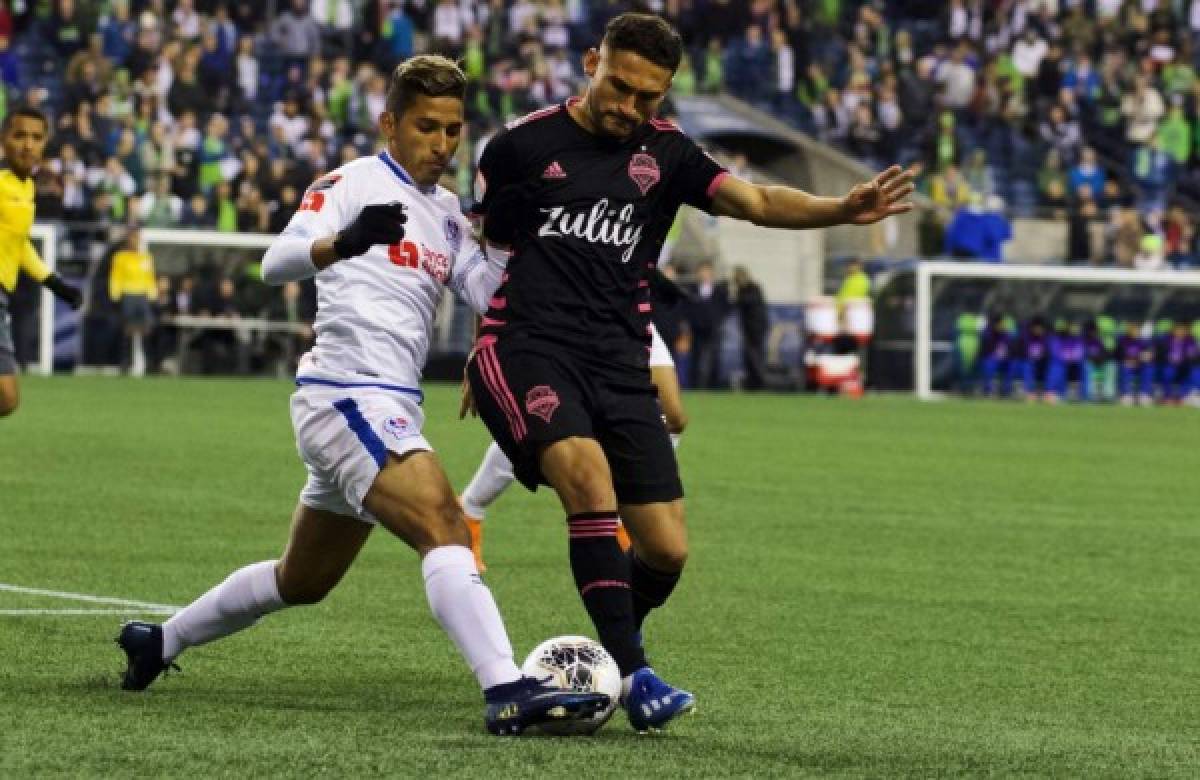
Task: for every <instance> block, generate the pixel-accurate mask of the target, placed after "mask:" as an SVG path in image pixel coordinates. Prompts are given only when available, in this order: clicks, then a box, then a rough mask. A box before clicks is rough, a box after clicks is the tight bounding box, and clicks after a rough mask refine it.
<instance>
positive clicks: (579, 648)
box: [521, 636, 621, 736]
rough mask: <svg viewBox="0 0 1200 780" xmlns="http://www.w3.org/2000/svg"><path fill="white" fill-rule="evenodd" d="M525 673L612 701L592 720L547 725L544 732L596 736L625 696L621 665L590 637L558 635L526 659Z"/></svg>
mask: <svg viewBox="0 0 1200 780" xmlns="http://www.w3.org/2000/svg"><path fill="white" fill-rule="evenodd" d="M521 671H522V672H524V673H525V674H526V675H528V676H529V677H533V678H536V679H538V680H545V679H546V678H547V677H549V678H550V679H549V680H547V681H546V682H547V683H548V684H549V685H553V686H555V687H557V688H562V689H563V690H568V691H582V692H585V693H591V692H595V693H605V694H608V698H609V699H611V700H612V701H611V702H610V703H609V705H608V706H607V707H606V708H604V709H603V710H601V711H600V712H597V713H596V714H595V715H592V716H591V717H589V718H581V719H579V720H569V721H564V722H561V723H546V724H543V725H542V727H541V728H542V730H543V731H546V732H548V733H550V734H558V735H564V736H565V735H575V734H592V733H594V732H596V731H598V730H599V729H600V727H601V726H603V725H604V724H605V723H607V722H608V719H609V718H611V717H612V714H613V712H614V711H615V710H616V709H617V698H618V697H619V696H620V695H621V671H620V670H619V669H618V668H617V662H616V661H614V660H613V659H612V656H611V655H609V654H608V651H607V650H605V649H604V646H603V645H601V644H600V643H599V642H595V641H593V640H591V639H588V638H587V637H586V636H556V637H554V638H553V639H547V640H546V641H545V642H542V643H541V644H540V645H538V646H537V647H535V648H533V652H531V653H530V654H529V657H528V658H526V659H525V663H523V664H522V665H521Z"/></svg>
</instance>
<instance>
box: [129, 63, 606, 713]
mask: <svg viewBox="0 0 1200 780" xmlns="http://www.w3.org/2000/svg"><path fill="white" fill-rule="evenodd" d="M465 90H466V80H465V77H464V76H463V74H462V71H460V70H459V69H458V67H457V66H456V65H455V64H454V63H453V62H451V61H449V60H447V59H445V58H443V57H414V58H413V59H411V60H408V61H407V62H405V63H403V64H401V65H400V66H399V67H398V68H397V69H396V71H395V72H394V74H393V75H392V81H391V85H390V87H389V90H388V94H387V103H386V110H385V111H384V112H383V114H381V116H380V118H379V124H380V129H381V131H382V133H383V136H384V138H385V139H386V141H387V148H386V150H385V151H383V152H380V154H379V155H378V156H373V157H363V158H360V159H358V160H355V161H353V162H351V163H349V164H347V165H344V166H342V167H341V168H339V169H337V170H336V171H334V172H333V173H331V174H329V175H328V176H325V177H323V178H321V179H320V180H318V181H317V182H316V183H315V184H313V185H312V186H311V187H309V189H308V191H307V193H306V195H305V197H304V200H303V202H302V203H301V204H300V207H299V209H298V210H297V211H296V214H295V215H294V216H293V217H292V220H291V222H290V223H289V224H288V226H287V228H286V229H285V230H284V231H283V233H282V234H281V235H280V236H279V237H278V238H277V239H276V240H275V241H274V242H273V243H272V244H271V247H270V248H269V249H268V250H267V254H266V256H265V257H264V259H263V278H264V279H265V280H266V281H267V282H269V283H272V284H283V283H285V282H288V281H294V280H298V279H304V278H308V277H313V276H315V277H316V284H317V298H318V308H317V318H316V323H315V325H314V328H315V330H316V334H317V340H316V345H315V346H314V347H313V349H312V351H311V352H310V353H308V354H307V355H306V356H305V357H304V358H303V359H302V361H301V365H300V368H299V369H298V371H297V374H296V385H297V388H298V389H297V390H296V392H295V393H294V394H293V396H292V403H291V409H292V424H293V426H294V428H295V432H296V445H297V448H298V450H299V452H300V456H301V458H302V459H303V461H304V464H305V466H306V467H307V469H308V482H307V484H306V485H305V486H304V489H303V490H302V491H301V493H300V500H299V504H298V505H297V507H296V510H295V514H294V516H293V520H292V531H291V537H290V538H289V540H288V544H287V548H286V549H285V550H284V553H283V557H282V559H281V560H279V561H263V562H261V563H255V564H252V565H250V566H247V567H245V568H242V569H239V570H237V571H235V572H234V573H233V574H231V575H229V577H228V579H226V580H225V581H224V582H222V583H221V584H219V585H217V586H216V587H215V588H213V589H212V590H210V591H208V592H207V593H205V594H204V595H203V596H201V597H200V598H199V599H197V600H196V601H194V602H192V604H191V605H189V606H188V607H186V608H184V609H183V611H181V612H179V613H178V614H176V615H175V616H173V617H172V618H171V619H170V620H168V621H167V622H166V623H165V624H164V625H162V626H157V625H152V624H148V623H141V622H132V623H127V624H126V625H125V626H124V628H123V629H122V631H121V635H120V636H119V637H118V639H117V641H118V643H119V644H120V646H121V647H122V648H123V649H124V650H125V652H126V654H127V657H128V668H127V669H126V672H125V678H124V682H123V685H122V687H124V688H126V689H132V690H141V689H144V688H146V687H147V686H148V685H150V683H152V682H153V681H154V680H155V679H156V678H157V677H158V675H159V674H160V673H161V672H162V671H163V670H164V669H165V668H166V667H167V666H168V665H169V664H171V662H172V661H173V660H174V659H175V658H176V657H178V655H179V654H180V653H181V652H183V651H184V650H185V649H187V648H189V647H195V646H197V645H202V644H204V643H206V642H211V641H212V640H214V639H219V638H221V637H224V636H228V635H230V634H232V633H234V632H236V631H240V630H241V629H244V628H247V627H249V626H250V625H252V624H253V623H254V622H255V621H257V620H258V619H259V618H260V617H262V616H263V615H266V614H269V613H271V612H274V611H276V610H279V609H282V608H284V607H288V606H294V605H300V604H313V603H316V602H318V601H320V600H321V599H322V598H324V597H325V595H326V594H328V593H329V591H330V590H332V589H333V587H334V586H335V585H337V583H338V582H339V581H340V580H341V578H342V575H343V574H345V572H346V570H347V569H348V568H349V567H350V564H351V563H352V562H353V561H354V559H355V557H356V556H357V555H358V551H359V550H360V549H361V548H362V546H363V544H364V543H365V542H366V540H367V536H368V535H369V534H370V532H371V529H372V528H373V527H374V526H375V524H377V523H378V524H380V525H382V526H383V527H384V528H386V529H387V530H389V531H391V532H392V533H393V534H395V535H396V536H398V537H400V538H401V539H403V540H404V541H405V542H407V543H408V544H409V545H410V546H411V547H412V548H413V549H415V550H416V551H417V553H418V555H419V556H420V557H421V572H422V574H423V575H424V578H425V593H426V595H427V596H428V598H429V605H430V607H431V608H432V610H433V614H434V616H435V617H436V618H437V620H438V622H439V623H440V624H441V626H442V628H443V629H445V631H446V633H448V634H449V635H450V638H451V639H452V640H453V641H454V643H455V645H456V646H457V647H458V649H459V652H461V653H462V655H463V657H464V658H465V659H466V660H467V663H468V664H469V665H470V667H471V670H472V671H473V672H474V673H475V676H476V678H477V679H478V681H479V684H480V686H481V687H482V688H483V690H484V697H485V699H486V702H487V705H488V706H487V711H486V715H485V723H486V726H487V728H488V730H489V731H491V732H492V733H494V734H519V733H521V732H522V731H523V730H524V729H525V728H526V727H528V726H529V725H531V724H534V723H539V722H545V721H550V720H562V719H570V718H573V717H577V716H584V715H590V714H593V713H595V712H596V711H598V710H600V709H602V708H603V707H605V706H607V705H608V697H607V696H604V695H603V694H580V693H572V692H566V691H560V690H557V689H551V688H549V687H546V686H544V685H543V684H542V683H540V682H538V681H536V680H532V679H529V678H525V677H523V676H522V675H521V672H520V669H518V667H517V666H516V664H515V663H514V662H513V651H512V646H511V645H510V643H509V640H508V635H507V633H506V632H505V629H504V624H503V622H502V621H501V618H500V613H499V611H498V610H497V608H496V604H495V601H493V599H492V594H491V591H490V590H489V589H488V587H487V586H486V585H484V584H483V581H482V580H481V579H480V577H479V573H478V571H477V570H476V568H475V561H474V558H473V557H472V555H471V550H470V547H469V542H468V537H467V529H466V526H465V525H464V523H463V518H462V512H461V511H460V510H459V508H458V504H457V502H456V500H455V496H454V492H453V490H451V488H450V484H449V482H448V481H447V479H446V476H445V474H444V472H443V471H442V467H441V464H440V462H439V461H438V459H437V457H436V456H435V455H434V454H433V448H432V447H431V446H430V444H429V442H428V441H426V440H425V437H424V436H423V435H422V432H421V428H422V423H423V421H424V414H423V413H422V411H421V399H422V394H421V390H420V389H419V387H418V382H419V379H420V373H421V369H422V367H423V366H424V364H425V358H426V353H427V351H428V348H429V340H430V333H431V331H432V328H433V317H434V312H435V310H436V308H437V305H438V301H439V300H440V299H441V295H442V292H443V288H444V287H449V288H450V289H451V290H453V291H454V292H456V293H458V294H459V295H460V296H461V297H463V298H464V299H465V300H466V301H467V302H468V303H469V304H470V305H471V306H472V307H473V308H475V309H476V310H479V311H482V310H483V309H484V308H485V305H486V302H487V300H488V299H489V298H490V297H491V294H492V292H493V290H495V288H496V285H497V284H498V282H499V280H500V276H501V274H502V273H503V271H504V263H505V262H506V261H507V255H506V254H505V253H495V252H493V253H492V256H491V257H488V256H487V255H485V254H484V252H483V251H482V250H481V248H480V247H479V245H478V244H477V243H476V242H475V241H474V239H473V238H472V237H471V233H470V230H469V223H468V222H467V221H466V219H465V218H464V217H463V216H462V214H461V213H460V212H459V207H458V199H457V197H456V196H455V195H454V194H452V193H450V192H448V191H446V190H444V189H442V188H440V187H438V186H437V181H438V178H439V177H440V176H441V175H442V172H443V171H444V170H445V168H446V165H447V164H448V163H449V161H450V160H451V158H453V156H454V151H455V149H456V147H457V146H458V141H459V138H460V136H461V134H462V130H463V97H464V93H465ZM406 225H407V227H406Z"/></svg>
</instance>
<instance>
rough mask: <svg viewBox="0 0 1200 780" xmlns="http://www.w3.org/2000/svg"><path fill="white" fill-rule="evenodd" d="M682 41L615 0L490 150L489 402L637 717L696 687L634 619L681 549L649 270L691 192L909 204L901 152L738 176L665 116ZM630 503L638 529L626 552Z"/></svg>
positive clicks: (783, 201) (806, 202)
mask: <svg viewBox="0 0 1200 780" xmlns="http://www.w3.org/2000/svg"><path fill="white" fill-rule="evenodd" d="M682 56H683V46H682V42H681V40H680V38H679V35H678V33H676V32H675V30H673V29H672V28H671V26H670V25H669V24H667V23H666V22H664V21H663V20H662V19H659V18H658V17H655V16H650V15H644V14H634V13H629V14H622V15H620V16H618V17H616V18H615V19H613V20H612V21H611V22H609V24H608V27H607V28H606V30H605V36H604V40H603V41H602V42H601V44H600V48H599V49H592V50H590V51H588V52H587V54H586V55H585V56H584V62H583V65H584V71H585V72H586V74H587V76H588V79H589V81H588V86H587V90H586V92H585V93H584V95H583V97H582V98H581V99H578V98H577V99H571V100H568V101H567V102H566V103H565V104H563V105H559V106H552V107H549V108H546V109H544V110H542V111H538V112H536V113H534V114H531V115H530V116H528V117H526V118H525V119H524V120H523V121H520V122H517V123H514V125H512V126H510V127H509V128H508V129H507V130H505V131H503V132H501V133H499V134H498V135H497V136H496V137H495V138H493V139H492V140H491V141H490V142H489V143H488V145H487V148H486V149H485V150H484V153H483V156H482V158H481V160H480V175H481V180H482V185H483V187H484V193H483V201H482V203H481V204H480V211H481V212H482V213H483V216H484V234H485V236H486V237H487V240H488V241H489V242H491V243H494V244H497V245H500V246H507V247H511V248H512V250H513V252H514V254H513V257H512V260H511V261H510V263H509V267H508V274H507V279H506V281H504V282H503V283H502V284H501V286H500V288H499V289H498V290H497V291H496V295H495V298H494V299H493V300H492V303H491V306H490V308H489V310H488V313H487V316H486V317H485V318H484V320H483V324H482V327H481V329H480V334H481V335H480V338H479V341H478V343H477V344H476V348H475V351H474V354H473V357H472V359H471V360H470V362H469V365H468V377H469V379H470V383H471V389H472V391H473V393H474V398H475V404H476V406H477V407H478V410H479V414H480V416H481V417H482V418H483V420H484V422H485V423H486V424H487V426H488V429H489V430H490V431H491V433H492V437H493V438H494V439H495V440H496V442H497V443H498V444H499V445H500V447H501V449H503V450H504V452H505V454H507V455H508V456H509V458H510V459H511V460H512V462H513V469H514V473H515V475H516V477H517V479H518V480H520V481H521V482H522V483H523V484H525V485H526V486H527V487H529V488H530V489H534V488H536V486H537V485H538V484H539V483H542V484H549V485H551V486H552V487H553V488H554V490H555V491H556V492H557V494H558V497H559V500H560V501H561V502H562V505H563V509H564V510H565V512H566V515H567V528H568V539H569V542H568V549H569V555H570V562H571V569H572V572H573V573H574V577H575V584H576V587H577V588H578V590H579V594H580V596H581V598H582V599H583V603H584V606H585V607H586V608H587V611H588V614H589V615H590V616H591V618H592V622H593V623H594V624H595V626H596V630H597V632H598V634H599V637H600V641H601V642H602V643H603V644H604V646H605V648H606V649H607V650H608V651H609V653H611V654H612V656H613V658H614V659H615V660H616V662H617V665H618V666H619V667H620V669H621V674H622V676H623V686H622V703H623V704H624V706H625V708H626V712H627V714H628V715H629V720H630V724H631V725H632V726H633V727H634V729H636V730H638V731H646V730H649V729H654V728H661V727H662V726H664V725H666V724H667V723H668V722H669V721H670V720H671V719H672V718H674V717H675V716H676V715H678V714H680V713H682V712H686V711H689V710H691V709H692V707H693V705H694V701H695V699H694V697H693V696H692V694H690V693H688V692H687V691H683V690H679V689H678V688H674V687H672V686H670V685H668V684H667V683H665V682H664V681H663V680H662V679H660V678H659V677H658V676H657V675H656V674H655V672H654V671H653V670H652V669H651V668H650V667H649V666H648V664H647V662H646V656H645V652H644V650H643V648H642V643H641V623H642V620H643V619H644V618H645V617H646V614H647V613H648V612H649V611H650V610H651V609H653V608H655V607H659V606H662V604H663V603H664V602H665V601H666V600H667V598H668V596H670V594H671V592H672V591H673V590H674V588H675V585H676V583H677V582H678V581H679V576H680V573H681V572H682V570H683V566H684V562H685V561H686V560H687V553H688V545H687V531H686V527H685V525H684V514H683V500H682V499H683V487H682V485H681V483H680V481H679V473H678V467H677V466H676V463H675V456H674V452H673V450H672V448H671V441H670V438H669V437H668V435H667V431H666V429H665V428H664V427H663V425H662V423H661V421H660V419H659V410H658V405H657V403H656V402H655V397H654V388H653V386H652V385H651V383H650V372H649V371H648V370H647V359H646V354H647V349H646V348H647V347H648V346H649V339H650V334H649V323H650V308H651V307H650V300H649V289H648V288H649V281H648V279H647V275H648V274H649V272H650V271H651V270H652V269H654V267H655V265H656V261H657V258H658V256H659V250H660V248H661V246H662V244H663V241H664V239H665V238H666V235H667V231H668V229H669V228H670V226H671V224H672V222H673V221H674V218H675V215H676V212H677V211H678V210H679V207H680V206H681V205H682V204H684V203H688V204H691V205H692V206H695V207H697V208H699V209H702V210H704V211H707V212H708V213H710V214H715V215H723V216H729V217H734V218H737V219H743V220H748V221H750V222H753V223H754V224H756V225H762V226H766V227H777V228H815V227H826V226H830V225H838V224H844V223H850V224H869V223H872V222H876V221H879V220H882V219H885V218H886V217H889V216H891V215H893V214H901V213H904V212H906V211H909V210H910V209H911V208H912V206H911V204H909V203H906V202H904V198H905V197H906V196H907V195H908V194H909V193H910V192H912V173H911V172H906V171H904V170H902V169H901V168H899V167H892V168H889V169H888V170H886V171H884V172H883V173H881V174H879V176H877V177H876V178H875V179H874V180H872V181H870V182H867V183H864V184H860V185H858V186H856V187H854V188H853V189H852V190H851V191H850V193H849V194H847V195H846V196H845V197H842V198H821V197H815V196H813V195H810V194H808V193H806V192H802V191H800V190H796V189H791V188H787V187H765V186H758V185H754V184H750V183H748V182H745V181H742V180H740V179H738V178H736V177H733V176H730V175H728V173H727V172H726V171H725V170H723V169H722V168H721V166H720V165H718V164H717V163H716V162H715V161H714V160H713V159H712V158H710V157H708V156H707V155H705V154H704V153H703V152H702V151H701V150H700V149H699V148H698V147H697V146H696V145H695V144H694V143H692V141H691V140H689V139H688V138H687V137H686V136H685V135H683V133H682V132H680V130H679V128H678V127H676V126H675V125H673V124H671V123H670V122H664V121H661V120H658V119H655V115H656V114H657V112H658V108H659V106H660V105H661V104H662V101H663V99H664V98H665V97H666V95H667V91H668V90H669V89H670V86H671V80H672V77H673V75H674V73H675V69H676V68H677V67H678V66H679V62H680V60H681V58H682ZM618 513H619V517H620V520H621V521H624V523H625V526H626V527H627V528H628V529H629V534H630V536H631V537H632V539H633V555H632V559H630V558H628V557H626V556H625V554H624V553H622V551H621V548H620V546H619V545H618V544H617V540H616V532H617V526H618V524H619V520H618Z"/></svg>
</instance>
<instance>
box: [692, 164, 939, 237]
mask: <svg viewBox="0 0 1200 780" xmlns="http://www.w3.org/2000/svg"><path fill="white" fill-rule="evenodd" d="M916 173H917V171H916V169H915V168H909V169H907V170H905V169H904V168H901V167H900V166H899V165H893V166H892V167H890V168H888V169H887V170H885V171H883V172H882V173H880V174H879V175H878V176H876V177H875V178H874V179H872V180H871V181H868V182H863V183H862V184H857V185H855V186H854V187H853V188H852V189H851V190H850V192H848V193H847V194H846V195H845V196H844V197H841V198H824V197H819V196H817V195H811V194H809V193H807V192H805V191H803V190H798V189H793V188H791V187H774V186H772V187H768V186H763V185H759V184H751V183H750V182H748V181H745V180H743V179H739V178H737V177H736V176H726V177H725V178H724V180H722V182H721V184H720V185H719V186H718V187H717V191H716V193H714V195H713V203H712V213H713V214H716V215H718V216H723V217H733V218H735V219H744V220H746V221H747V222H752V223H754V224H755V225H760V226H762V227H774V228H791V229H804V228H818V227H830V226H832V225H869V224H871V223H872V222H879V221H880V220H883V219H887V218H888V217H891V216H895V215H896V214H903V213H905V212H907V211H911V210H912V207H913V206H912V203H911V202H910V201H908V200H905V199H906V198H907V197H908V196H909V195H911V194H912V191H913V177H914V176H915V175H916Z"/></svg>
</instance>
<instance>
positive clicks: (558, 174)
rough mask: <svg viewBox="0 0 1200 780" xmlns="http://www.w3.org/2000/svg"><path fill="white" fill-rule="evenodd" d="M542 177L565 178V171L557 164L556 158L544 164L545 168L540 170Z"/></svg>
mask: <svg viewBox="0 0 1200 780" xmlns="http://www.w3.org/2000/svg"><path fill="white" fill-rule="evenodd" d="M542 178H543V179H565V178H567V172H566V171H564V170H563V168H562V166H561V165H559V164H558V160H555V161H554V162H552V163H550V164H549V165H547V166H546V170H544V171H542Z"/></svg>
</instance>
